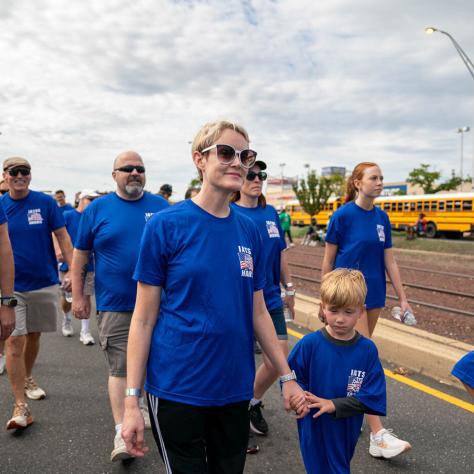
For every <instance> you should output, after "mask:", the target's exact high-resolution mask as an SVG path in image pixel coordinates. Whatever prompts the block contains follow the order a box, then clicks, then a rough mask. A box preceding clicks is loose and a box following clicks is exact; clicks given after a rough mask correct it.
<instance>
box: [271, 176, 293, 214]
mask: <svg viewBox="0 0 474 474" xmlns="http://www.w3.org/2000/svg"><path fill="white" fill-rule="evenodd" d="M297 181H298V178H297V177H284V178H283V179H282V178H281V177H274V176H270V177H269V178H268V180H267V188H266V191H265V197H266V199H267V202H268V204H271V205H272V206H274V207H276V208H277V209H278V208H280V207H284V206H285V204H286V203H287V202H288V201H293V200H294V199H296V195H295V193H294V191H293V184H296V183H297Z"/></svg>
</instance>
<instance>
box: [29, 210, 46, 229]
mask: <svg viewBox="0 0 474 474" xmlns="http://www.w3.org/2000/svg"><path fill="white" fill-rule="evenodd" d="M42 223H43V216H42V215H41V209H28V224H30V225H36V224H42Z"/></svg>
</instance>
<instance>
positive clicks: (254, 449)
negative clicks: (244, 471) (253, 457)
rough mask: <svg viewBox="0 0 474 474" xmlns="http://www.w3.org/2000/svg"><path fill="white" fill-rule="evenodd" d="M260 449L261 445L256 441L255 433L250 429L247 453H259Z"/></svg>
mask: <svg viewBox="0 0 474 474" xmlns="http://www.w3.org/2000/svg"><path fill="white" fill-rule="evenodd" d="M259 451H260V447H259V446H258V444H257V443H256V441H255V435H254V434H253V433H252V431H249V440H248V443H247V454H257V453H258V452H259Z"/></svg>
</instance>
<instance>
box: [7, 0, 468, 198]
mask: <svg viewBox="0 0 474 474" xmlns="http://www.w3.org/2000/svg"><path fill="white" fill-rule="evenodd" d="M34 5H35V7H34V9H33V8H32V6H31V2H28V1H26V0H19V1H16V2H12V1H8V2H2V4H1V7H0V49H1V51H2V71H3V73H2V74H1V76H0V104H1V108H2V114H1V117H0V130H1V131H2V133H3V134H2V135H1V136H0V153H1V154H2V155H3V156H9V155H13V154H19V153H23V154H25V155H28V157H29V158H31V159H32V161H33V163H34V165H35V167H38V170H35V174H34V176H35V182H34V183H35V185H36V186H37V187H40V186H41V187H42V188H43V189H53V188H56V187H64V188H66V189H67V190H70V192H69V193H71V192H72V190H74V189H76V188H82V187H91V186H92V187H104V186H105V185H106V183H110V175H109V173H110V166H111V162H112V160H113V158H114V156H115V155H116V154H117V153H119V152H120V151H122V150H124V149H130V148H132V149H136V150H137V151H139V152H140V153H141V154H142V155H143V156H144V158H145V160H148V161H149V162H150V163H151V165H150V166H148V168H149V169H150V170H152V172H153V174H152V175H150V174H149V183H150V186H152V187H153V188H154V189H158V187H159V185H160V184H162V182H164V181H167V182H171V183H172V184H173V185H174V187H175V188H176V189H178V191H179V192H180V193H184V189H185V187H186V184H187V182H188V181H189V180H190V179H191V178H192V177H193V176H194V170H193V167H192V164H191V159H190V153H189V145H188V141H189V140H191V139H192V137H193V136H194V134H195V133H196V131H197V130H198V128H199V127H200V125H202V124H203V123H205V122H207V121H209V120H213V119H215V118H224V117H225V118H232V119H235V120H238V121H240V122H241V123H243V124H244V125H245V126H246V127H247V128H248V130H249V132H250V135H251V139H252V145H253V146H254V147H255V148H256V149H257V150H258V151H259V154H260V156H262V157H264V158H265V159H266V160H267V162H268V163H269V165H270V173H271V172H272V170H273V172H274V173H275V174H277V173H279V167H278V164H279V163H280V162H283V161H284V162H286V163H287V166H286V168H285V172H286V173H288V174H293V175H294V174H297V173H301V172H302V171H303V164H304V163H311V165H312V167H314V168H320V167H321V166H325V165H329V164H331V165H345V166H347V167H349V168H351V167H352V166H353V165H354V164H355V163H357V162H359V161H363V160H366V159H371V160H375V161H377V162H380V163H381V165H382V166H383V168H384V174H385V176H386V179H387V180H388V181H391V180H399V179H403V178H404V177H406V175H407V174H408V172H409V171H410V170H411V169H412V168H413V167H414V166H416V165H418V164H419V163H420V162H429V163H432V164H433V165H434V166H436V167H437V168H438V169H440V170H442V171H443V172H444V173H445V175H448V174H449V172H450V170H451V169H452V168H454V167H458V156H459V136H458V135H457V134H456V133H455V130H456V129H457V128H458V127H460V126H463V125H474V123H473V120H474V113H473V110H474V91H473V88H472V85H473V84H472V78H471V77H470V76H469V74H468V72H467V70H465V67H464V65H463V64H462V62H461V60H460V58H459V57H458V56H457V53H456V51H455V49H454V48H453V46H452V44H450V41H449V39H448V38H447V37H445V36H443V35H441V34H433V35H432V36H426V35H425V34H424V33H423V28H424V27H425V26H428V25H430V24H432V25H434V26H437V27H439V28H442V29H444V30H446V31H449V32H451V33H452V34H453V35H454V36H455V37H456V39H457V40H458V41H459V43H460V44H461V45H462V46H463V47H464V48H465V49H466V52H467V53H468V54H470V56H471V57H473V56H474V51H469V46H470V45H472V44H474V33H473V32H472V28H471V27H470V23H469V21H468V18H471V17H472V14H473V13H474V11H473V10H474V5H473V4H472V2H467V1H460V0H457V1H456V0H455V1H453V2H450V3H449V4H447V3H446V2H444V1H442V0H434V1H430V2H428V1H419V2H411V1H409V0H402V1H399V2H376V1H375V0H362V1H360V2H357V4H354V3H353V2H350V1H349V0H333V1H331V2H314V1H309V0H298V1H297V0H285V1H270V0H254V1H251V0H245V1H232V0H231V1H229V2H221V1H218V0H207V1H194V2H193V1H164V0H160V1H152V0H136V1H134V2H125V1H122V0H105V1H102V2H93V1H92V0H85V1H83V2H71V3H70V4H68V5H67V7H65V5H64V3H63V2H60V1H59V0H37V1H35V4H34ZM465 156H466V160H467V159H468V157H472V138H471V137H469V134H468V135H467V136H466V139H465ZM467 167H468V168H470V166H467ZM51 169H54V170H55V172H54V173H51V172H50V170H51Z"/></svg>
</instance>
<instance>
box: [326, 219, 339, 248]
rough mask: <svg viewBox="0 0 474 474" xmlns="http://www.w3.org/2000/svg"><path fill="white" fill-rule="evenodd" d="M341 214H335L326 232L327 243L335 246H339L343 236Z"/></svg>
mask: <svg viewBox="0 0 474 474" xmlns="http://www.w3.org/2000/svg"><path fill="white" fill-rule="evenodd" d="M339 216H340V213H339V212H335V213H334V214H333V215H332V216H331V219H330V220H329V225H328V230H327V232H326V242H329V243H330V244H333V245H339V244H340V241H341V235H342V229H341V227H342V223H341V219H340V217H339Z"/></svg>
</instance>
